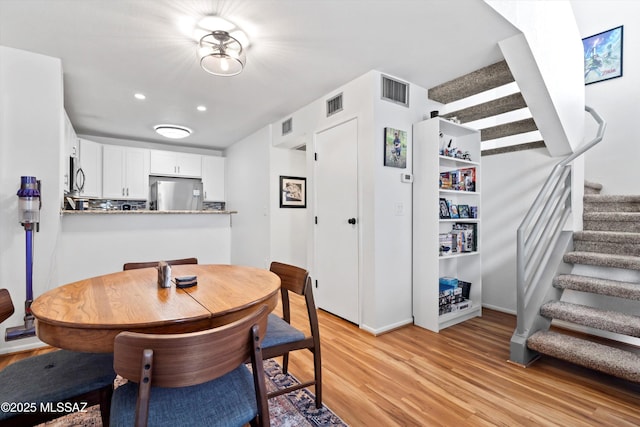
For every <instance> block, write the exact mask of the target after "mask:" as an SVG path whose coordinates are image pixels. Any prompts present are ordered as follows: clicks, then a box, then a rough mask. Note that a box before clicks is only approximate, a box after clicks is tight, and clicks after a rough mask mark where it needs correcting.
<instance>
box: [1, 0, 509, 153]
mask: <svg viewBox="0 0 640 427" xmlns="http://www.w3.org/2000/svg"><path fill="white" fill-rule="evenodd" d="M211 14H217V15H220V16H223V17H225V18H227V19H229V20H231V21H233V22H234V23H236V24H237V25H238V26H240V27H241V28H242V29H243V30H244V31H245V32H246V33H247V35H248V36H249V38H250V40H251V46H250V47H249V49H248V53H247V65H246V67H245V70H244V71H243V72H242V73H241V74H240V75H238V76H235V77H216V76H212V75H210V74H207V73H205V72H204V71H203V70H202V69H200V68H199V65H198V62H197V59H196V42H195V41H194V40H192V39H190V38H189V37H188V36H186V35H185V34H183V32H181V30H180V29H179V26H178V23H179V22H181V19H184V18H191V19H195V20H197V19H199V18H202V17H204V16H206V15H211ZM516 32H517V31H516V30H515V29H514V28H513V27H512V26H511V25H510V24H508V23H506V22H504V21H503V20H502V19H500V18H499V17H498V16H497V15H496V14H495V13H494V12H493V11H492V9H491V8H490V7H488V6H487V5H486V4H485V3H484V2H483V1H482V0H455V1H452V0H0V45H3V46H9V47H14V48H18V49H23V50H27V51H31V52H37V53H42V54H45V55H49V56H53V57H57V58H60V59H61V60H62V67H63V70H64V87H65V109H66V110H67V113H68V114H69V117H70V118H71V122H72V123H73V125H74V128H75V129H76V132H78V133H80V134H87V135H96V136H107V137H113V138H123V139H131V140H140V141H148V142H159V143H165V144H166V143H173V144H175V142H174V141H170V140H167V139H164V138H162V137H160V136H159V135H157V134H155V132H154V131H153V126H154V125H156V124H159V123H173V124H179V125H184V126H187V127H189V128H191V129H193V130H194V132H193V134H192V135H191V136H189V137H188V138H186V139H184V140H181V141H180V142H179V144H184V145H186V146H191V147H201V148H212V149H224V148H225V147H227V146H229V145H230V144H233V143H234V142H236V141H238V140H240V139H242V138H243V137H245V136H247V135H250V134H251V133H253V132H255V131H256V130H258V129H260V128H262V127H264V126H265V125H267V124H269V123H274V122H277V121H279V120H282V119H284V118H286V116H288V115H289V114H291V113H293V112H294V111H296V110H297V109H299V108H301V107H303V106H305V105H307V104H308V103H310V102H312V101H313V100H315V99H317V98H319V97H321V96H324V95H326V94H328V93H329V92H331V91H332V90H334V89H336V88H337V87H339V86H340V85H343V84H344V83H346V82H348V81H350V80H352V79H354V78H356V77H358V76H360V75H362V74H364V73H366V72H367V71H369V70H372V69H376V70H379V71H382V72H384V73H387V74H390V75H392V76H395V77H398V78H401V79H404V80H406V81H409V82H411V83H415V84H417V85H419V86H422V87H425V88H429V87H431V86H433V85H436V84H439V83H442V82H444V81H447V80H449V79H451V78H453V77H456V76H458V75H462V74H465V73H467V72H470V71H473V70H475V69H477V68H480V67H482V66H485V65H488V64H491V63H494V62H497V61H498V60H500V59H501V58H502V57H501V54H500V51H499V49H498V46H497V44H496V42H497V41H499V40H502V39H505V38H508V37H509V36H511V35H514V34H516ZM136 92H141V93H144V94H145V95H146V96H147V99H146V100H145V101H139V100H136V99H135V98H134V97H133V95H134V93H136ZM198 105H205V106H207V108H208V110H207V111H206V112H204V113H202V112H198V111H196V106H198Z"/></svg>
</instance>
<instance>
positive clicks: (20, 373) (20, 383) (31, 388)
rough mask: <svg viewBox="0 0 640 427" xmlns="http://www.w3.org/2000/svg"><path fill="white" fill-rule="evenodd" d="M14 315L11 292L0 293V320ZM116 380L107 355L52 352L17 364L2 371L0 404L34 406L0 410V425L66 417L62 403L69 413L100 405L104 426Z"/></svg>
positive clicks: (20, 424)
mask: <svg viewBox="0 0 640 427" xmlns="http://www.w3.org/2000/svg"><path fill="white" fill-rule="evenodd" d="M13 311H14V307H13V302H12V301H11V295H10V294H9V291H8V290H7V289H0V321H3V320H6V319H7V318H9V316H11V314H13ZM115 377H116V374H115V372H114V370H113V355H111V354H99V353H79V352H75V351H67V350H56V351H51V352H48V353H45V354H41V355H38V356H33V357H28V358H26V359H21V360H19V361H17V362H14V363H12V364H10V365H9V366H7V367H6V368H4V369H3V370H2V371H0V402H14V403H16V404H20V405H26V404H29V405H32V406H28V407H27V406H22V408H23V410H20V411H18V410H16V411H14V412H10V411H7V412H5V411H4V410H0V425H2V426H6V427H9V426H31V425H36V424H40V423H43V422H45V421H49V420H52V419H55V418H58V417H61V416H63V415H67V413H65V412H58V409H59V408H58V406H57V404H58V402H63V403H65V404H66V405H68V406H70V409H73V407H74V406H75V405H77V406H76V407H77V408H88V407H89V406H93V405H100V415H101V417H102V424H103V425H105V426H108V425H109V412H110V406H111V395H112V394H113V381H114V380H115ZM24 408H26V410H24ZM63 409H64V408H63ZM76 412H77V411H76Z"/></svg>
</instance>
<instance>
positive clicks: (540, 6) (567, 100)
mask: <svg viewBox="0 0 640 427" xmlns="http://www.w3.org/2000/svg"><path fill="white" fill-rule="evenodd" d="M485 2H486V3H487V4H489V5H490V6H491V7H493V8H494V9H495V10H496V11H497V12H498V13H500V14H501V15H502V16H504V17H505V18H506V19H507V20H508V21H509V22H511V23H512V24H513V25H514V26H515V27H516V28H518V29H519V30H520V31H522V34H521V35H517V36H513V37H511V38H509V39H507V40H504V41H501V42H500V49H501V50H502V52H503V54H504V57H505V59H506V60H507V63H508V64H509V68H510V69H511V72H512V73H513V76H514V77H515V79H516V81H517V82H518V85H519V87H520V90H521V92H522V95H523V96H524V98H525V100H526V101H527V106H528V107H529V110H531V112H532V114H533V117H534V119H535V121H536V125H537V126H538V128H539V129H540V132H541V133H542V135H543V137H544V139H545V142H546V144H547V148H548V150H549V152H550V153H551V154H552V155H553V156H560V155H563V154H564V155H566V154H569V153H571V152H572V151H573V150H575V149H576V148H577V147H578V146H579V145H580V144H581V143H582V139H583V128H584V114H583V111H584V85H583V84H582V81H581V76H582V73H583V68H584V63H583V59H582V54H581V44H580V40H579V33H578V28H577V26H576V24H575V20H574V17H573V14H572V11H571V4H570V3H569V2H568V1H558V0H555V1H539V0H519V1H511V0H485Z"/></svg>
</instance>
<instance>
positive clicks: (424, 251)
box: [413, 118, 482, 332]
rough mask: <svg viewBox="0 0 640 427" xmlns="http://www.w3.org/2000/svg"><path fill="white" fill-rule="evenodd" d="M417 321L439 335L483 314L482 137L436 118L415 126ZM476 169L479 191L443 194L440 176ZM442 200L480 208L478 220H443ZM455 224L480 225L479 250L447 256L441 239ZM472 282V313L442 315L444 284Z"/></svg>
mask: <svg viewBox="0 0 640 427" xmlns="http://www.w3.org/2000/svg"><path fill="white" fill-rule="evenodd" d="M413 137H414V141H413V162H414V164H413V174H414V182H413V315H414V323H415V324H416V325H418V326H421V327H423V328H426V329H429V330H432V331H434V332H438V331H440V329H444V328H446V327H449V326H452V325H455V324H456V323H460V322H463V321H465V320H468V319H470V318H472V317H476V316H480V315H481V314H482V269H481V263H480V251H481V247H482V245H481V241H480V235H481V233H480V226H481V213H482V207H481V202H480V201H481V197H480V190H481V184H482V179H481V173H480V172H481V165H480V132H479V131H478V130H475V129H472V128H469V127H467V126H464V125H459V124H455V123H452V122H450V121H447V120H444V119H441V118H433V119H429V120H425V121H422V122H419V123H416V124H414V125H413ZM449 142H451V145H450V148H453V147H455V148H457V149H458V150H461V151H462V152H468V158H467V159H458V158H453V157H449V156H444V155H441V154H440V149H441V147H443V144H444V146H445V147H447V146H449ZM467 168H475V191H460V190H454V189H444V190H443V189H441V188H440V184H439V182H440V173H441V172H450V171H454V170H458V169H467ZM440 199H447V200H450V201H451V203H452V204H456V205H468V206H476V207H477V217H476V218H451V219H440V215H439V203H440ZM455 223H465V224H475V228H476V236H475V239H476V242H477V243H476V250H475V251H473V252H460V253H452V254H447V255H441V253H440V244H439V235H440V233H446V232H448V231H451V229H452V227H453V225H454V224H455ZM444 276H448V277H456V278H458V279H459V280H462V281H465V282H470V283H471V289H470V295H469V301H470V304H469V307H468V308H465V309H461V310H457V311H453V312H449V313H445V314H442V315H441V314H440V313H439V304H438V303H439V278H440V277H444Z"/></svg>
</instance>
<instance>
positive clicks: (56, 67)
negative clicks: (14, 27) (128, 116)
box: [0, 47, 64, 353]
mask: <svg viewBox="0 0 640 427" xmlns="http://www.w3.org/2000/svg"><path fill="white" fill-rule="evenodd" d="M62 93H63V92H62V67H61V64H60V60H58V59H56V58H50V57H46V56H42V55H37V54H33V53H29V52H24V51H20V50H15V49H10V48H6V47H0V94H1V96H2V103H1V104H0V206H1V208H0V210H1V212H2V214H1V215H0V287H6V288H8V289H9V292H10V293H11V297H12V299H13V302H14V305H15V308H16V313H15V314H14V315H13V316H12V317H10V318H9V319H8V320H6V321H5V322H3V323H2V325H1V326H0V333H2V337H1V338H0V353H7V352H12V351H18V350H21V349H25V348H32V347H34V346H39V345H41V344H40V343H39V341H38V340H37V339H36V338H29V339H26V340H19V341H12V342H5V341H4V332H5V328H6V327H10V326H17V325H20V324H22V323H23V320H22V317H23V316H24V300H25V297H26V292H25V286H26V285H25V284H26V279H25V258H26V256H25V232H24V228H23V227H22V226H21V225H20V224H19V222H18V197H17V196H16V192H17V191H18V188H19V187H20V177H21V176H23V175H32V176H35V177H36V178H38V179H39V180H41V182H42V210H41V213H40V232H38V233H34V267H33V268H34V272H33V293H34V296H37V295H39V294H41V293H42V292H44V291H47V290H49V289H51V288H53V287H56V286H58V285H59V280H58V276H59V271H58V261H59V253H58V246H59V237H60V215H59V210H60V195H61V194H62V175H63V173H62V150H61V142H62V135H63V131H64V130H63V117H64V116H63V114H64V113H63V107H62V105H63V98H62V96H63V95H62Z"/></svg>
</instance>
